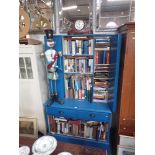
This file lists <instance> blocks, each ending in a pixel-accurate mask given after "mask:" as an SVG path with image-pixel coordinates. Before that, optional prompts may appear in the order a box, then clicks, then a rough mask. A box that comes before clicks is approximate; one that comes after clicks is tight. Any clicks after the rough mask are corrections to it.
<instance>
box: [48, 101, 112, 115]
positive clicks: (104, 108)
mask: <svg viewBox="0 0 155 155" xmlns="http://www.w3.org/2000/svg"><path fill="white" fill-rule="evenodd" d="M50 107H51V108H64V109H71V110H77V109H78V110H84V111H95V112H103V113H104V112H105V113H108V114H111V113H112V112H111V110H110V108H109V106H108V104H106V103H105V104H104V103H97V102H95V103H94V102H92V103H90V102H88V101H87V100H75V99H65V100H64V104H63V105H61V104H59V103H56V102H55V103H53V104H52V105H51V106H50Z"/></svg>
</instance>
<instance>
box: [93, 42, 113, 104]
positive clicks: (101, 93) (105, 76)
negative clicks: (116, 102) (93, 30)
mask: <svg viewBox="0 0 155 155" xmlns="http://www.w3.org/2000/svg"><path fill="white" fill-rule="evenodd" d="M114 77H115V64H113V63H112V59H111V51H110V43H109V42H108V39H98V40H96V42H95V62H94V91H93V102H102V103H107V102H112V101H113V98H114Z"/></svg>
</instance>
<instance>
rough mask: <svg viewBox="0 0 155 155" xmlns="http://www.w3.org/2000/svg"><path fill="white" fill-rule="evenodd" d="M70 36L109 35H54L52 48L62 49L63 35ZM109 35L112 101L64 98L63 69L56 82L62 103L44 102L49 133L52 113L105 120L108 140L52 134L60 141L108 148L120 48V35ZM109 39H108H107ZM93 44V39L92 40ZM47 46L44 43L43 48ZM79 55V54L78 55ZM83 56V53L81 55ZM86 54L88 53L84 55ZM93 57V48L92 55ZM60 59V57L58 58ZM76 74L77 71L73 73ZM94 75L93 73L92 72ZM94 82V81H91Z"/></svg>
mask: <svg viewBox="0 0 155 155" xmlns="http://www.w3.org/2000/svg"><path fill="white" fill-rule="evenodd" d="M66 36H71V37H74V36H75V37H78V36H90V37H93V38H97V37H98V36H99V37H101V36H109V35H102V34H95V35H92V34H88V35H86V34H83V35H81V34H80V35H78V34H77V35H54V41H55V42H56V44H55V46H54V48H55V50H56V51H62V49H63V47H62V40H63V37H66ZM110 36H111V39H110V41H111V45H112V47H111V53H110V54H111V62H110V63H112V64H115V65H116V68H115V71H114V72H112V73H110V74H112V76H114V78H115V83H114V87H115V89H114V101H113V102H109V103H97V102H95V103H94V102H92V103H90V102H88V101H87V100H75V99H64V96H65V90H64V75H65V74H68V73H64V72H63V71H60V72H59V77H60V78H59V81H58V82H57V85H58V93H59V96H61V98H63V100H64V105H60V104H58V103H56V102H55V103H53V104H52V105H51V106H47V104H48V103H49V102H50V100H48V101H47V103H46V104H45V115H46V117H45V120H46V125H47V127H48V133H49V134H51V133H50V128H49V126H48V117H47V116H48V115H53V116H56V117H65V118H72V119H81V120H92V121H93V120H94V121H101V122H107V123H108V124H109V128H108V140H107V141H104V142H103V141H102V142H101V141H95V140H90V139H84V138H80V137H73V136H65V135H62V134H59V135H58V134H55V135H54V136H55V137H56V138H57V139H58V140H61V141H65V142H70V143H75V144H81V145H87V146H93V147H100V148H107V149H109V150H110V143H109V137H110V128H111V122H112V119H111V117H112V112H115V111H116V107H117V94H118V90H117V89H118V79H119V62H120V48H121V46H120V45H121V35H110ZM108 41H109V40H108ZM45 42H46V37H45ZM94 44H95V40H94ZM47 48H48V47H47V46H46V44H45V49H47ZM65 56H72V55H65ZM65 56H63V57H62V59H61V60H62V61H61V65H62V69H63V66H64V65H63V60H64V57H65ZM78 56H79V55H78ZM82 56H84V55H82ZM85 56H88V55H85ZM92 56H93V57H94V50H93V55H92ZM59 60H60V59H59ZM59 60H58V64H60V61H59ZM69 74H73V73H69ZM75 74H77V73H75ZM92 76H94V73H93V74H92ZM93 83H94V82H93ZM91 114H94V115H95V117H91Z"/></svg>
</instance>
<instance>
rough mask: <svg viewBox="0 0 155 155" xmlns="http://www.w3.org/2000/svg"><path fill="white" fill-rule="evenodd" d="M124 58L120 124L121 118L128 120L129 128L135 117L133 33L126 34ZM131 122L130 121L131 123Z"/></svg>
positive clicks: (131, 126) (121, 122)
mask: <svg viewBox="0 0 155 155" xmlns="http://www.w3.org/2000/svg"><path fill="white" fill-rule="evenodd" d="M126 41H127V44H126V52H125V58H124V69H123V79H122V80H123V81H122V90H121V109H120V124H121V125H122V124H124V123H123V119H125V120H129V121H128V123H129V124H130V125H129V126H130V128H132V129H134V121H132V120H134V119H135V33H134V31H131V32H129V33H128V34H127V40H126ZM131 122H132V123H131Z"/></svg>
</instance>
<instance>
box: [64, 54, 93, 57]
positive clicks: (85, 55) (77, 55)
mask: <svg viewBox="0 0 155 155" xmlns="http://www.w3.org/2000/svg"><path fill="white" fill-rule="evenodd" d="M63 56H64V57H93V56H94V55H90V54H72V55H71V54H64V55H63Z"/></svg>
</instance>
